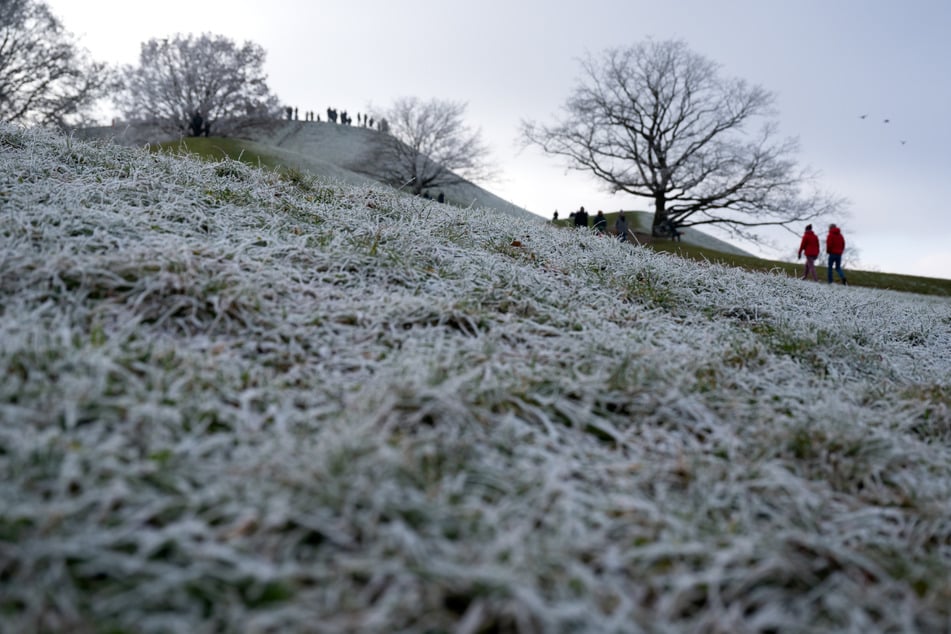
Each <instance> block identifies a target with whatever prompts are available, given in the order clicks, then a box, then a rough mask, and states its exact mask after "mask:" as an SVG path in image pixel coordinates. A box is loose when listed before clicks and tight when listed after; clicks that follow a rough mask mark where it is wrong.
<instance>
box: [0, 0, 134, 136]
mask: <svg viewBox="0 0 951 634" xmlns="http://www.w3.org/2000/svg"><path fill="white" fill-rule="evenodd" d="M114 85H115V84H114V75H113V73H112V71H111V70H110V69H109V68H108V67H107V66H106V65H105V64H102V63H97V62H93V61H91V60H90V59H89V56H88V54H87V53H86V51H85V50H83V49H81V48H80V47H78V46H77V45H76V44H75V42H74V41H73V39H72V37H71V36H70V34H69V33H67V32H66V31H65V30H64V29H63V27H62V25H61V24H60V22H59V20H58V19H57V18H56V17H55V16H54V15H53V14H52V12H51V11H50V9H49V7H48V6H47V5H46V4H45V3H44V2H41V1H39V0H0V121H7V122H19V123H26V124H37V125H51V126H55V127H59V128H65V127H69V126H71V125H79V124H82V123H86V122H88V120H89V118H90V114H89V113H90V112H91V110H92V109H93V108H94V106H95V104H96V102H97V100H99V99H100V98H102V97H103V96H105V94H106V93H107V92H108V91H109V90H110V88H112V87H114Z"/></svg>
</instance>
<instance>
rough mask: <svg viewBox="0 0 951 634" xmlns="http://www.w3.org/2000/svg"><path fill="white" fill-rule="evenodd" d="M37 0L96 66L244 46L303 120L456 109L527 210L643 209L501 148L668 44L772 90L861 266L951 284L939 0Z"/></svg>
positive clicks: (950, 99) (947, 50) (948, 84)
mask: <svg viewBox="0 0 951 634" xmlns="http://www.w3.org/2000/svg"><path fill="white" fill-rule="evenodd" d="M47 3H48V4H49V5H50V7H51V8H52V9H53V11H54V13H55V14H56V15H57V16H59V18H60V19H61V20H62V22H63V24H64V26H65V27H66V29H67V30H69V31H70V32H72V33H73V34H74V35H76V36H77V37H78V38H79V41H80V43H81V44H82V45H83V46H85V47H86V48H87V49H89V51H90V52H91V53H92V56H93V57H94V58H95V59H97V60H99V61H105V62H113V63H124V64H125V63H135V62H136V61H137V59H138V54H139V47H140V44H141V43H142V42H144V41H146V40H148V39H150V38H161V37H167V36H170V35H174V34H176V33H195V34H198V33H202V32H209V33H213V34H220V35H224V36H227V37H229V38H232V39H233V40H235V41H236V42H239V43H240V42H243V41H245V40H251V41H253V42H255V43H257V44H260V45H261V46H262V47H263V48H264V49H265V50H266V51H267V54H268V58H267V63H266V66H265V71H266V72H267V74H268V77H269V80H268V81H269V85H270V88H271V90H272V92H274V93H275V94H277V95H278V97H279V98H280V99H281V101H282V102H283V103H285V104H287V105H291V106H296V107H298V108H299V110H300V112H301V113H303V112H304V111H306V110H315V111H317V112H318V113H320V114H321V115H322V118H325V117H326V114H325V111H326V109H327V107H328V106H333V107H335V108H337V109H339V110H347V111H348V112H349V113H350V114H351V116H354V115H355V114H356V113H357V112H365V111H366V110H367V108H368V107H370V106H376V107H378V108H383V107H386V106H388V105H389V104H390V103H391V102H392V101H393V99H395V98H396V97H400V96H416V97H420V98H422V99H429V98H439V99H449V100H453V101H463V102H466V103H467V104H468V109H467V122H468V123H469V124H470V125H472V126H473V127H475V128H478V129H480V130H481V132H482V136H483V139H484V140H485V141H486V142H487V143H488V144H489V145H490V147H491V149H492V156H493V158H494V160H495V161H496V162H497V163H498V166H499V168H500V174H501V176H500V178H499V180H498V181H496V182H493V183H480V184H482V185H483V186H485V187H486V189H489V190H490V191H492V192H493V193H495V194H497V195H499V196H501V197H503V198H505V199H507V200H509V201H510V202H512V203H515V204H517V205H520V206H522V207H525V208H527V209H529V210H530V211H532V212H534V213H537V214H539V215H540V216H544V217H551V214H552V212H553V211H554V210H555V209H557V210H558V211H559V215H561V216H562V217H565V216H567V214H568V213H569V212H570V211H573V210H575V209H577V208H578V207H579V206H580V205H584V206H585V208H586V209H588V210H589V211H596V210H598V209H603V210H604V211H606V212H608V211H616V210H618V209H638V210H647V209H649V205H648V202H647V201H645V200H642V199H636V198H634V197H631V196H629V195H626V194H625V195H620V194H618V195H611V194H608V193H606V191H605V189H604V187H603V186H602V185H601V184H600V183H599V182H598V181H597V180H594V179H593V178H592V177H590V176H587V175H585V174H582V173H578V172H573V171H568V170H566V165H565V164H564V163H563V162H562V161H561V160H560V159H557V158H555V157H549V156H545V155H543V154H541V153H540V151H538V150H537V149H534V148H528V149H520V147H519V145H518V144H517V137H518V130H519V123H520V121H521V120H523V119H531V120H536V121H539V122H550V121H553V120H554V118H555V116H556V115H557V114H558V112H559V110H560V108H561V106H562V104H563V103H564V102H565V99H566V98H567V97H568V95H569V93H570V92H571V90H572V88H573V87H574V86H575V85H576V84H577V82H578V78H579V72H580V71H579V64H578V60H579V58H581V57H582V56H584V55H586V54H587V53H589V52H590V53H598V52H600V51H602V50H603V49H605V48H608V47H619V46H628V45H631V44H634V43H636V42H640V41H643V40H645V39H647V38H653V39H655V40H664V39H682V40H684V41H685V42H686V43H687V44H688V46H689V47H690V48H691V49H692V50H693V51H695V52H697V53H700V54H701V55H704V56H705V57H707V58H709V59H711V60H712V61H714V62H716V63H718V64H720V65H721V67H722V72H723V74H724V75H726V76H733V77H739V78H742V79H745V80H747V81H749V82H751V83H755V84H759V85H761V86H763V87H764V88H766V89H768V90H771V91H773V92H774V93H776V95H777V101H776V104H777V107H778V113H777V120H778V121H779V123H780V126H781V134H782V135H783V136H794V137H798V139H799V142H800V148H801V151H800V153H799V155H798V157H797V158H798V160H799V162H800V163H801V164H802V165H804V166H809V167H811V168H814V169H815V170H817V171H819V172H820V174H821V181H820V183H821V186H822V187H823V188H824V189H827V190H829V191H831V192H833V193H836V194H839V195H841V196H844V197H846V198H848V199H849V201H850V212H851V215H850V216H849V217H847V218H842V219H841V221H840V222H839V224H840V226H842V227H843V232H844V234H845V236H846V239H847V240H848V242H849V245H850V246H854V247H855V248H856V249H857V251H858V256H859V259H860V263H861V265H862V267H863V268H868V269H874V270H882V271H890V272H897V273H907V274H917V275H927V276H932V277H944V278H951V213H949V212H948V204H949V200H951V122H949V120H948V117H949V115H951V72H949V66H948V65H949V60H951V38H949V37H948V33H949V32H951V1H949V0H905V1H903V2H899V1H898V0H782V1H781V0H664V1H657V0H652V1H642V0H588V1H587V2H579V1H575V2H571V3H568V2H558V1H557V0H556V1H552V0H546V1H542V0H505V1H503V0H483V1H482V2H472V3H462V2H445V1H444V0H442V1H439V0H362V1H359V2H344V1H342V0H341V1H336V2H329V1H317V2H315V1H314V0H271V1H270V2H261V1H260V0H221V1H217V0H204V1H198V2H196V1H195V0H188V1H186V0H162V1H161V2H149V3H145V2H142V3H138V2H136V3H132V2H128V0H82V1H81V2H80V1H78V0H47ZM860 115H868V116H867V117H866V118H865V119H861V118H860ZM301 116H303V115H301ZM885 119H888V120H889V123H885V122H884V120H885ZM903 142H904V143H903ZM818 229H819V231H818V232H819V233H820V235H823V236H824V234H825V227H824V226H823V227H818ZM797 231H798V229H797ZM782 243H783V245H784V246H785V247H786V248H785V249H784V250H782V251H779V252H777V251H766V250H756V249H751V250H753V251H754V252H757V253H759V254H762V255H768V256H770V257H784V258H789V257H794V256H795V251H796V249H797V248H798V246H799V244H798V236H797V235H792V234H789V235H788V237H785V236H784V237H783V238H782ZM848 264H849V262H848V261H847V265H848ZM851 264H853V265H854V264H855V262H854V261H852V262H851Z"/></svg>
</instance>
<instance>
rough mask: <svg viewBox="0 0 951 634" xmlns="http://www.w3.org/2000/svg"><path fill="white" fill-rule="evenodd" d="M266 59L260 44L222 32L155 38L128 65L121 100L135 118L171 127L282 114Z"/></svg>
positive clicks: (225, 128) (226, 129)
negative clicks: (136, 61)
mask: <svg viewBox="0 0 951 634" xmlns="http://www.w3.org/2000/svg"><path fill="white" fill-rule="evenodd" d="M264 59H265V52H264V49H263V48H261V47H260V46H258V45H257V44H253V43H251V42H245V43H244V44H242V45H241V46H238V45H236V44H235V43H234V42H233V41H232V40H230V39H228V38H226V37H223V36H220V35H211V34H207V33H205V34H202V35H200V36H197V37H195V36H192V35H186V36H183V35H181V34H179V35H176V36H174V37H173V38H171V39H168V38H165V39H161V40H159V39H151V40H149V41H148V42H145V43H143V44H142V48H141V51H140V53H139V65H138V66H137V67H132V66H127V67H126V68H125V69H124V74H125V75H126V90H125V92H124V93H123V94H122V96H121V97H120V106H121V108H122V111H123V114H124V116H125V117H126V118H128V119H129V120H130V121H136V122H146V123H152V124H155V125H157V126H158V127H159V128H161V129H162V130H164V131H166V132H171V133H177V134H185V135H189V134H190V135H192V136H197V135H198V134H205V135H207V134H209V132H214V133H215V134H216V135H227V134H231V133H235V132H238V131H240V130H241V129H243V128H245V127H247V126H251V125H255V124H257V123H258V122H260V121H261V120H262V119H270V118H275V117H278V116H280V115H279V112H280V107H279V105H278V101H277V98H276V97H275V96H273V95H272V94H271V93H270V90H269V89H268V86H267V82H266V79H267V76H266V75H265V74H264V72H263V69H262V67H263V65H264ZM196 114H197V116H196ZM196 124H198V125H197V128H198V129H197V130H196Z"/></svg>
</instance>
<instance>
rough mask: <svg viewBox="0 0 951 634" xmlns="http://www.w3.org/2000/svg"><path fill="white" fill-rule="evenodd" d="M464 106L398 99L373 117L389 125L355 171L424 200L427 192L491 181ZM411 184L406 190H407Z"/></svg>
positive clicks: (485, 157) (485, 154)
mask: <svg viewBox="0 0 951 634" xmlns="http://www.w3.org/2000/svg"><path fill="white" fill-rule="evenodd" d="M465 110H466V105H465V104H463V103H455V102H451V101H441V100H438V99H432V100H430V101H425V102H424V101H421V100H419V99H418V98H416V97H403V98H400V99H397V100H396V101H395V102H394V103H393V105H392V106H391V107H390V108H389V109H388V110H386V111H385V112H383V113H379V114H377V115H375V116H374V118H376V119H377V120H379V121H381V122H385V126H384V130H386V131H381V132H380V133H379V134H378V135H377V136H376V138H375V141H374V142H373V143H372V144H371V147H370V149H369V151H368V154H367V155H366V156H365V157H364V158H363V159H362V160H361V161H360V162H359V164H358V165H355V166H353V169H355V170H356V171H359V172H361V173H364V174H368V175H371V176H373V177H374V178H378V179H380V180H382V181H384V182H387V183H390V184H391V185H394V186H397V187H399V186H408V187H409V189H410V190H411V191H412V192H413V193H415V194H420V193H423V192H425V191H426V190H427V189H434V188H437V187H444V186H447V185H453V184H457V183H463V182H466V181H471V180H488V179H490V178H491V177H492V175H493V170H492V169H491V165H490V163H489V159H488V154H489V152H488V148H487V147H486V146H485V145H484V144H483V142H482V139H481V134H480V132H479V131H473V130H471V129H469V128H468V127H467V126H466V125H465V123H464V122H463V115H464V114H465ZM407 183H408V185H407Z"/></svg>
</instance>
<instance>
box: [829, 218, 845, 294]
mask: <svg viewBox="0 0 951 634" xmlns="http://www.w3.org/2000/svg"><path fill="white" fill-rule="evenodd" d="M844 252H845V237H843V235H842V231H841V230H840V229H839V228H838V227H837V226H835V225H834V224H831V225H829V235H827V236H826V254H828V256H829V284H831V283H832V267H833V266H834V267H835V271H836V273H838V274H839V278H840V279H841V280H842V284H844V285H845V286H848V285H849V283H848V282H846V281H845V273H844V272H842V254H843V253H844Z"/></svg>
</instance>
